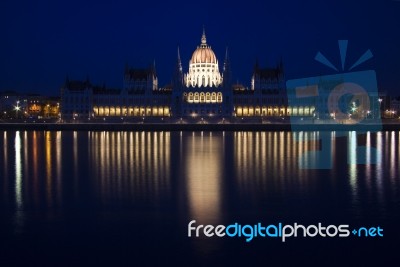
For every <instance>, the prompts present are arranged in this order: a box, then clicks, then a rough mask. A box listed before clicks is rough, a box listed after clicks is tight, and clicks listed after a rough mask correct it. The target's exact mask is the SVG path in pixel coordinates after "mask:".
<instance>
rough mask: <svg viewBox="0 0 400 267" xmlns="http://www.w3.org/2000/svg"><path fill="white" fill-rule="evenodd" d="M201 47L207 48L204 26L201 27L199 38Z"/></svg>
mask: <svg viewBox="0 0 400 267" xmlns="http://www.w3.org/2000/svg"><path fill="white" fill-rule="evenodd" d="M201 46H202V47H205V46H207V38H206V30H205V29H204V25H203V35H202V36H201Z"/></svg>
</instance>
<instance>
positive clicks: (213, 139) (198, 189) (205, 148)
mask: <svg viewBox="0 0 400 267" xmlns="http://www.w3.org/2000/svg"><path fill="white" fill-rule="evenodd" d="M183 146H184V147H185V148H186V149H185V152H184V155H186V156H185V157H184V161H183V165H184V168H185V178H186V180H187V181H186V183H187V189H186V190H187V195H188V202H189V203H188V206H189V209H190V212H189V213H190V217H191V218H195V219H197V220H199V221H200V222H201V223H218V222H220V218H219V216H220V214H221V197H222V196H221V182H222V167H223V155H224V149H223V146H224V136H223V135H221V133H218V134H213V133H207V134H205V133H203V132H201V133H193V134H192V136H191V137H187V138H184V144H183Z"/></svg>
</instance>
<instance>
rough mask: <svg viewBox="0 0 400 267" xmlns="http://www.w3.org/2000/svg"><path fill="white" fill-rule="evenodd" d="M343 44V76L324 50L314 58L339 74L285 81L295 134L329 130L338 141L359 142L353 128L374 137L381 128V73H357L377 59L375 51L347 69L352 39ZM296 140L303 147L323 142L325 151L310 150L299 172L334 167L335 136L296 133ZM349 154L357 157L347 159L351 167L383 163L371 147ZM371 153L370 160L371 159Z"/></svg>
mask: <svg viewBox="0 0 400 267" xmlns="http://www.w3.org/2000/svg"><path fill="white" fill-rule="evenodd" d="M338 44H339V53H340V60H341V66H340V67H341V68H340V69H341V70H340V71H339V68H338V67H336V66H335V65H334V64H332V62H331V61H330V60H329V59H328V57H326V56H325V55H324V54H322V53H321V52H320V51H319V52H317V54H316V56H315V58H314V59H315V60H316V61H318V62H320V63H322V64H323V65H325V66H327V67H329V68H330V69H332V70H334V71H335V72H336V73H335V74H332V75H322V76H314V77H307V78H301V79H293V80H288V81H287V82H286V91H287V96H288V104H289V107H288V108H289V110H291V111H292V112H291V114H290V122H291V127H292V131H302V130H304V124H307V125H316V124H317V125H324V126H325V125H326V126H328V127H329V130H332V131H335V138H336V137H340V136H347V137H348V138H349V141H351V140H353V141H354V140H356V139H355V138H354V136H351V134H350V132H349V130H348V129H356V130H358V132H357V133H356V135H357V134H362V133H365V132H366V130H368V131H369V132H370V133H371V132H376V131H379V130H381V129H382V124H381V120H380V102H379V94H378V86H377V79H376V73H375V71H374V70H364V71H354V69H355V68H356V67H358V66H360V65H361V64H363V63H364V62H366V61H368V60H369V59H371V58H372V57H373V54H372V52H371V50H370V49H368V50H367V51H366V52H364V53H363V54H361V56H360V57H359V58H358V60H356V61H355V62H354V63H353V64H351V65H350V64H349V65H350V67H349V68H346V56H347V47H348V40H339V41H338ZM349 127H352V128H349ZM325 128H327V127H325ZM307 129H309V128H307ZM293 137H294V138H295V139H296V141H303V142H307V141H310V140H321V144H322V147H321V148H320V149H321V150H316V151H306V152H304V153H303V154H302V155H300V157H299V167H300V168H305V169H331V168H332V151H331V143H332V136H331V134H330V132H321V133H320V134H319V135H300V134H295V135H293ZM350 143H351V142H349V144H350ZM349 153H354V154H355V155H349V156H348V163H349V164H378V163H379V162H380V159H379V158H378V155H379V153H377V151H376V148H373V147H370V146H369V147H365V146H357V143H355V144H354V147H352V149H349ZM366 154H368V155H369V156H368V157H366ZM367 158H368V159H367Z"/></svg>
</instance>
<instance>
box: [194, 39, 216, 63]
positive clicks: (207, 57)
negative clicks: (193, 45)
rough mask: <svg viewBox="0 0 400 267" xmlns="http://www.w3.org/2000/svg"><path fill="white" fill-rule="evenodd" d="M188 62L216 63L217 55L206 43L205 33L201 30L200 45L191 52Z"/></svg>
mask: <svg viewBox="0 0 400 267" xmlns="http://www.w3.org/2000/svg"><path fill="white" fill-rule="evenodd" d="M190 63H192V64H194V63H214V64H216V63H217V57H216V56H215V54H214V51H212V49H211V47H210V46H208V45H207V40H206V35H205V33H204V31H203V35H202V36H201V45H200V46H198V47H197V49H196V50H195V51H194V52H193V55H192V59H191V60H190Z"/></svg>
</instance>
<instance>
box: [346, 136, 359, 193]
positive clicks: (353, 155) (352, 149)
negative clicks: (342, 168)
mask: <svg viewBox="0 0 400 267" xmlns="http://www.w3.org/2000/svg"><path fill="white" fill-rule="evenodd" d="M347 155H348V160H347V163H348V168H349V178H350V186H351V189H352V191H353V194H355V193H356V192H357V133H356V132H354V131H352V132H349V133H348V143H347Z"/></svg>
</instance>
